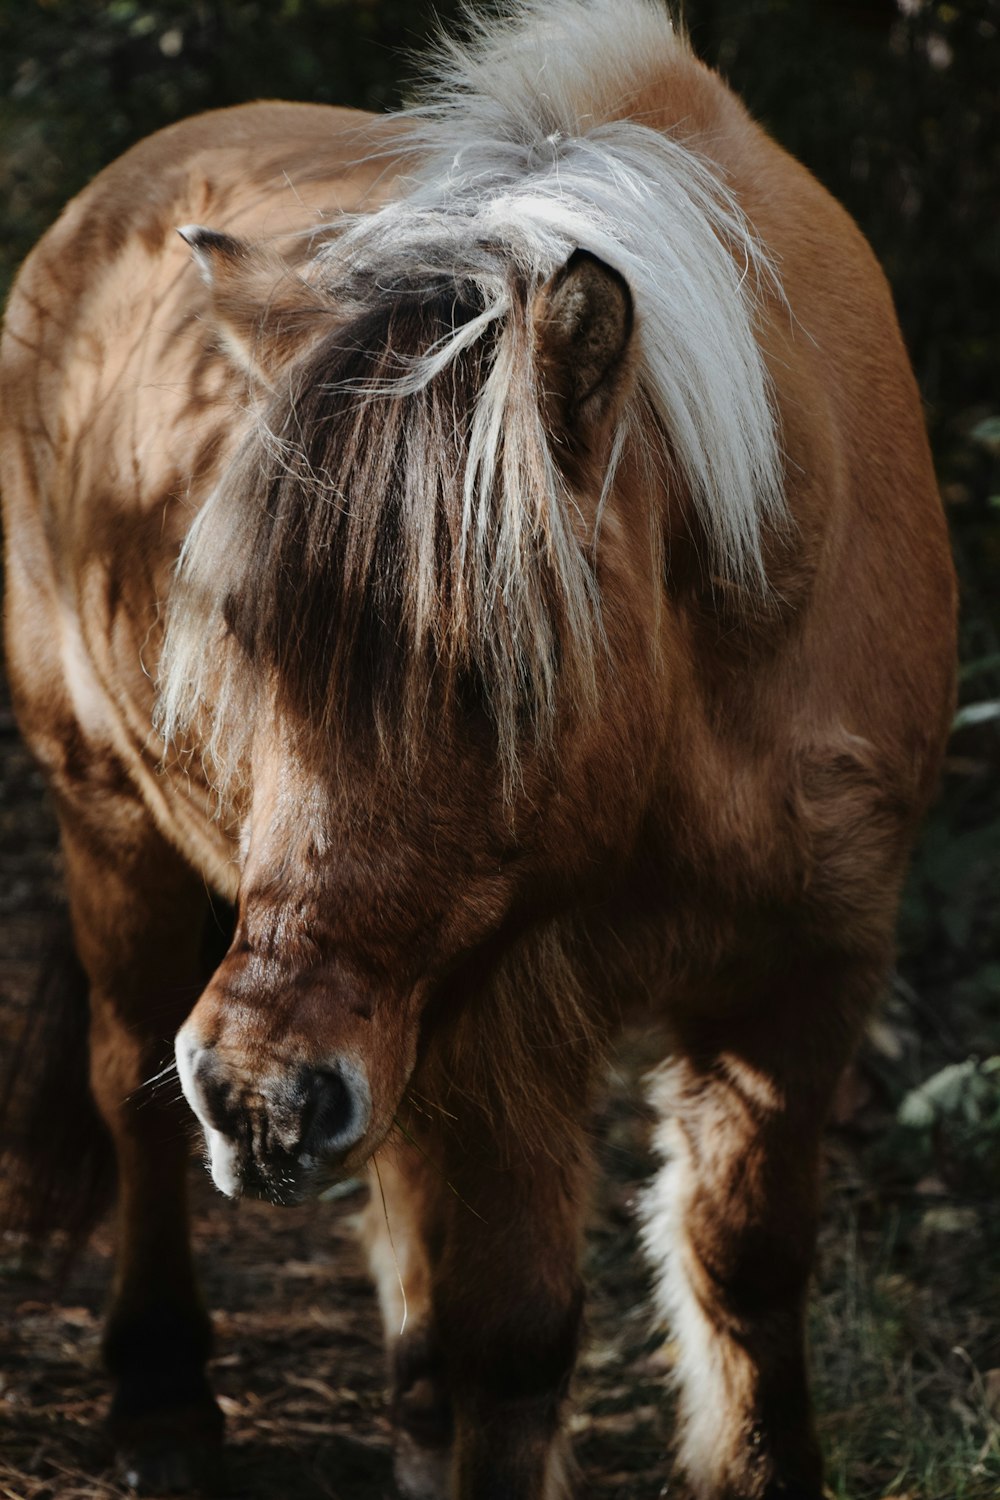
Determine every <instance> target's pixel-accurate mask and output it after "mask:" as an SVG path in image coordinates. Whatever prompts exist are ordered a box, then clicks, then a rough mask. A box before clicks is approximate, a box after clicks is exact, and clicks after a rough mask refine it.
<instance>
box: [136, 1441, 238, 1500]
mask: <svg viewBox="0 0 1000 1500" xmlns="http://www.w3.org/2000/svg"><path fill="white" fill-rule="evenodd" d="M118 1472H119V1474H120V1475H121V1477H122V1479H123V1480H124V1482H125V1483H126V1484H127V1485H128V1486H129V1488H130V1489H133V1490H135V1491H136V1493H137V1494H139V1495H200V1496H203V1497H205V1500H214V1497H216V1496H222V1495H225V1494H226V1493H227V1489H226V1472H225V1462H224V1459H223V1454H222V1449H221V1447H219V1445H218V1444H215V1445H213V1446H211V1447H209V1446H206V1445H204V1444H201V1443H181V1442H177V1441H174V1442H173V1443H153V1442H150V1443H143V1444H137V1445H136V1446H135V1447H134V1448H132V1449H128V1448H122V1449H121V1450H120V1451H119V1454H118Z"/></svg>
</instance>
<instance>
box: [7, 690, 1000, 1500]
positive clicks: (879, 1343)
mask: <svg viewBox="0 0 1000 1500" xmlns="http://www.w3.org/2000/svg"><path fill="white" fill-rule="evenodd" d="M59 902H60V885H59V871H58V857H57V854H56V852H55V845H54V829H53V824H52V819H51V815H50V813H49V812H48V810H47V808H46V806H45V803H44V798H43V794H42V788H41V783H40V778H39V777H38V775H37V773H36V772H35V771H34V769H33V768H32V766H31V764H30V762H29V760H28V757H27V755H26V752H25V751H24V749H23V747H22V746H21V744H20V742H19V740H18V739H17V736H16V731H15V729H14V725H13V721H12V718H11V716H10V713H9V710H8V709H7V708H6V707H5V706H3V705H0V1046H4V1045H9V1043H10V1040H11V1038H12V1036H13V1034H14V1032H15V1031H16V1029H17V1025H18V1019H19V1016H20V1015H21V1014H22V1013H23V1011H24V1008H25V1007H26V1005H27V1003H28V1000H29V997H30V994H31V990H32V984H33V978H34V973H35V969H36V966H37V964H38V961H39V958H40V956H41V954H42V951H43V948H44V944H45V942H46V933H47V931H48V930H49V921H50V917H51V913H52V911H53V909H54V908H57V907H58V905H59ZM973 1029H974V1028H973ZM979 1043H980V1038H978V1037H976V1036H974V1035H972V1034H971V1033H970V1034H960V1035H957V1036H956V1035H955V1034H954V1032H953V1031H951V1032H949V1031H948V1029H947V1028H944V1027H942V1026H940V1025H939V1024H938V1023H936V1022H935V1021H934V1020H933V1016H932V1014H931V1012H930V1010H929V1007H928V1003H927V1000H926V997H924V996H921V995H918V994H917V992H916V991H915V990H914V989H913V988H910V987H909V986H907V985H904V984H902V983H900V984H899V985H897V989H896V992H895V994H894V996H893V998H892V1001H891V1004H890V1006H889V1009H888V1011H887V1014H886V1018H885V1019H883V1021H882V1022H881V1023H880V1026H879V1027H878V1029H877V1030H876V1031H875V1032H874V1033H873V1036H872V1039H871V1041H870V1043H869V1045H868V1047H867V1048H866V1051H865V1054H864V1056H863V1058H862V1060H861V1063H860V1064H859V1066H858V1067H857V1068H855V1069H854V1070H853V1071H852V1073H851V1074H850V1075H849V1077H848V1078H847V1079H846V1080H845V1083H844V1086H843V1089H842V1091H841V1098H840V1100H839V1103H838V1111H837V1116H838V1123H837V1124H836V1125H835V1126H834V1127H833V1128H832V1129H831V1131H830V1133H829V1136H828V1141H827V1185H826V1209H825V1215H824V1220H823V1227H822V1232H821V1243H820V1256H819V1269H818V1273H817V1279H816V1285H815V1290H814V1294H813V1299H812V1309H811V1344H812V1355H811V1358H812V1365H813V1369H814V1377H815V1388H816V1396H817V1403H818V1408H819V1426H820V1432H821V1437H822V1441H823V1445H824V1449H825V1451H826V1455H827V1464H828V1474H829V1483H830V1488H831V1493H832V1494H833V1495H835V1496H836V1497H838V1500H876V1497H882V1496H890V1495H891V1496H896V1497H900V1500H902V1497H908V1500H987V1497H989V1500H995V1497H996V1495H997V1494H998V1493H1000V1215H998V1199H997V1193H996V1186H997V1178H996V1176H995V1175H994V1176H993V1177H992V1181H990V1180H989V1179H988V1178H986V1179H984V1178H983V1177H982V1175H981V1173H979V1172H976V1171H974V1172H968V1171H966V1172H964V1173H963V1172H961V1171H960V1172H957V1174H956V1172H955V1171H954V1170H952V1166H950V1165H949V1163H948V1161H947V1160H945V1161H942V1160H941V1159H939V1157H932V1158H931V1159H929V1160H925V1159H923V1158H922V1157H921V1156H920V1152H919V1151H917V1150H916V1148H915V1147H914V1149H913V1150H912V1151H910V1152H909V1155H907V1151H908V1150H909V1148H908V1147H907V1145H906V1143H905V1142H904V1144H903V1146H902V1147H901V1146H900V1141H901V1135H900V1127H899V1126H898V1124H897V1123H896V1103H897V1101H898V1098H899V1096H900V1094H901V1093H902V1092H903V1090H904V1088H905V1087H906V1086H907V1085H908V1083H909V1082H910V1081H912V1080H915V1079H918V1078H923V1077H927V1076H928V1075H929V1074H930V1073H931V1072H932V1071H933V1070H934V1068H935V1067H939V1066H940V1065H941V1064H942V1063H943V1062H947V1061H955V1060H956V1059H960V1058H961V1057H963V1056H965V1055H967V1054H968V1053H969V1052H973V1051H975V1050H976V1048H977V1046H978V1045H979ZM993 1050H994V1051H996V1050H998V1049H997V1048H996V1047H994V1048H993ZM649 1061H651V1059H649V1058H648V1057H645V1056H644V1055H643V1046H642V1044H641V1043H640V1041H639V1040H638V1039H636V1038H632V1039H630V1041H629V1042H628V1044H627V1045H626V1046H625V1048H624V1049H623V1054H622V1056H621V1058H619V1059H618V1060H617V1062H616V1064H615V1067H614V1070H613V1073H612V1076H611V1078H610V1079H609V1092H608V1101H607V1104H606V1107H605V1109H604V1111H603V1114H602V1118H601V1120H600V1121H599V1122H598V1124H597V1130H598V1134H599V1140H600V1145H599V1154H600V1156H601V1159H602V1162H603V1165H604V1168H605V1170H604V1174H603V1180H602V1187H601V1189H600V1192H599V1194H598V1196H597V1200H596V1204H595V1211H594V1215H593V1224H592V1228H591V1232H590V1236H589V1240H588V1251H587V1261H588V1275H589V1287H590V1300H589V1303H588V1334H587V1339H586V1343H585V1347H584V1352H583V1355H582V1358H581V1362H580V1367H579V1372H578V1375H577V1378H576V1380H575V1383H574V1393H573V1397H574V1400H573V1410H574V1415H573V1417H572V1419H571V1421H572V1430H573V1434H574V1446H575V1452H576V1456H577V1460H578V1464H579V1469H580V1475H581V1479H580V1487H579V1493H580V1494H581V1495H586V1496H588V1497H589V1500H654V1497H658V1496H666V1495H668V1496H671V1497H674V1500H681V1497H684V1496H686V1493H687V1492H686V1489H685V1486H684V1484H683V1481H682V1480H681V1479H680V1478H679V1477H677V1476H675V1475H673V1473H672V1470H671V1466H670V1463H669V1460H668V1458H667V1454H668V1453H669V1447H670V1425H671V1403H670V1399H669V1397H668V1396H667V1395H665V1393H664V1392H665V1387H666V1384H667V1381H666V1377H667V1376H668V1375H669V1370H670V1365H671V1360H672V1351H671V1345H670V1343H669V1340H665V1339H664V1337H663V1336H662V1335H661V1334H659V1333H658V1332H657V1331H656V1329H655V1328H654V1325H653V1321H652V1318H651V1314H650V1312H649V1306H648V1298H647V1289H648V1277H647V1273H646V1269H645V1267H644V1265H643V1263H642V1260H641V1257H640V1255H639V1251H638V1244H637V1226H636V1216H635V1206H636V1201H637V1197H638V1194H639V1192H640V1191H641V1184H642V1183H643V1181H644V1180H645V1179H646V1178H647V1177H648V1174H649V1171H650V1167H651V1158H650V1156H649V1152H648V1148H647V1145H646V1139H645V1131H646V1125H647V1121H646V1120H645V1119H644V1117H643V1112H642V1109H641V1108H636V1107H634V1103H633V1101H634V1100H635V1099H637V1098H639V1097H640V1096H641V1090H640V1088H639V1082H638V1080H639V1078H640V1076H641V1073H642V1070H643V1068H644V1066H646V1065H648V1063H649ZM952 1165H953V1164H952ZM192 1189H193V1202H194V1216H195V1240H196V1246H197V1252H198V1257H199V1262H200V1265H201V1269H202V1274H203V1279H204V1287H205V1292H206V1297H207V1301H208V1305H209V1307H210V1308H211V1310H212V1315H213V1319H214V1322H215V1327H216V1345H217V1357H216V1358H215V1360H214V1361H213V1365H212V1378H213V1381H214V1384H215V1388H216V1390H217V1392H218V1394H219V1398H220V1401H221V1404H222V1406H223V1409H224V1411H225V1415H226V1421H227V1433H228V1444H229V1454H230V1464H229V1467H230V1481H231V1482H230V1489H229V1494H230V1495H231V1496H232V1497H235V1500H264V1497H267V1500H321V1497H327V1500H382V1497H390V1496H391V1495H392V1494H393V1485H392V1478H391V1462H390V1434H389V1427H388V1422H387V1418H386V1412H385V1405H384V1369H383V1360H382V1353H381V1344H380V1330H379V1320H378V1314H377V1310H376V1306H375V1301H374V1297H373V1294H372V1292H371V1290H370V1287H369V1283H368V1280H367V1277H366V1274H365V1269H364V1264H363V1259H362V1255H361V1252H360V1249H359V1247H358V1246H357V1244H356V1241H355V1235H354V1228H355V1221H356V1219H357V1217H358V1215H359V1212H360V1209H361V1207H362V1206H363V1202H364V1191H365V1190H364V1189H363V1188H360V1187H359V1188H358V1190H357V1192H356V1193H354V1194H353V1195H351V1196H347V1197H345V1198H343V1199H341V1200H340V1201H338V1202H333V1203H329V1204H327V1203H317V1204H315V1205H313V1206H312V1207H309V1208H303V1209H297V1210H278V1209H273V1208H270V1207H268V1206H266V1205H263V1204H260V1203H253V1202H247V1203H242V1204H239V1205H234V1204H231V1203H229V1202H227V1201H225V1200H224V1199H222V1198H221V1197H220V1196H219V1195H218V1194H216V1193H215V1192H214V1190H213V1189H212V1188H211V1185H210V1184H209V1182H208V1181H207V1179H206V1178H205V1175H204V1173H203V1172H201V1171H200V1169H199V1168H198V1167H197V1166H196V1165H195V1164H194V1163H193V1164H192ZM112 1255H113V1234H112V1230H111V1228H110V1226H109V1225H107V1224H105V1225H102V1226H101V1228H100V1229H99V1230H98V1232H97V1233H96V1234H95V1236H94V1238H93V1240H92V1241H91V1244H90V1246H89V1248H88V1249H87V1250H86V1252H85V1253H84V1254H83V1256H82V1257H81V1259H80V1260H79V1261H78V1262H77V1264H76V1266H75V1268H74V1269H73V1271H72V1273H71V1275H70V1277H69V1279H68V1280H66V1281H65V1282H64V1283H62V1284H57V1283H56V1282H55V1281H54V1279H53V1277H52V1274H51V1262H50V1258H49V1257H48V1256H47V1255H46V1253H44V1252H42V1251H37V1252H30V1251H28V1250H26V1248H25V1247H24V1246H23V1245H21V1244H13V1243H10V1242H9V1241H8V1242H6V1243H4V1242H0V1497H2V1500H112V1497H121V1496H124V1495H127V1494H129V1491H128V1490H127V1488H125V1487H124V1486H123V1485H122V1484H121V1483H120V1482H118V1480H117V1479H116V1477H115V1473H114V1468H113V1463H112V1456H111V1454H110V1452H109V1451H108V1448H107V1445H106V1441H105V1438H104V1436H103V1432H102V1417H103V1414H104V1412H105V1410H106V1405H107V1399H108V1384H107V1380H106V1378H105V1376H104V1374H103V1372H102V1370H101V1367H100V1359H99V1340H100V1326H101V1317H102V1309H103V1306H104V1304H105V1301H106V1297H107V1289H108V1286H109V1282H110V1276H111V1267H112Z"/></svg>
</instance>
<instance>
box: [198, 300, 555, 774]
mask: <svg viewBox="0 0 1000 1500" xmlns="http://www.w3.org/2000/svg"><path fill="white" fill-rule="evenodd" d="M523 305H524V299H523V297H522V298H521V306H522V308H523ZM482 311H483V304H482V298H481V295H480V293H479V291H478V288H477V287H476V286H475V284H474V283H469V282H464V283H463V282H461V281H456V280H454V279H452V278H444V279H438V280H435V281H433V282H431V283H430V284H426V283H425V284H422V285H421V284H409V285H408V284H399V283H398V282H397V283H396V284H394V285H392V286H391V288H390V289H389V290H386V289H384V288H383V289H382V291H381V294H380V300H379V302H378V303H377V304H376V305H375V306H371V307H366V308H364V309H363V310H362V311H361V312H358V313H356V314H355V315H354V316H353V317H352V318H350V319H349V320H348V321H345V322H344V323H342V324H340V325H339V326H338V327H337V328H336V330H335V331H334V332H332V333H331V334H329V335H328V336H327V337H326V338H325V339H324V340H323V341H322V342H321V344H320V345H319V346H318V348H316V349H314V350H313V351H312V352H311V353H310V354H309V355H308V356H307V357H306V359H304V360H303V361H302V362H301V363H300V364H299V365H298V366H297V367H296V368H295V369H294V371H293V372H292V374H291V377H290V379H289V382H288V390H287V393H284V394H282V395H280V396H279V397H278V398H277V399H276V400H275V402H274V404H273V405H272V407H271V409H270V411H269V412H268V413H267V416H266V419H265V425H264V429H263V430H262V431H258V432H255V433H254V434H253V436H252V437H251V438H250V439H249V440H248V442H247V443H246V445H245V447H244V450H243V452H242V454H241V455H240V457H239V458H238V460H237V462H236V463H235V464H234V465H233V467H232V469H231V471H230V473H229V475H228V476H227V478H226V481H225V483H226V486H227V488H230V489H232V490H233V491H234V492H240V494H241V499H240V504H241V507H242V509H243V515H244V520H243V522H242V526H241V529H240V531H239V535H238V543H237V551H236V555H235V556H233V557H232V558H231V559H230V563H231V566H232V569H233V573H232V577H233V580H234V581H233V585H232V586H231V587H230V590H229V592H228V594H227V596H226V598H225V601H224V605H223V615H224V619H225V624H226V627H227V629H228V631H229V632H230V634H231V636H232V637H233V638H234V640H235V641H236V643H237V644H238V646H239V649H240V651H241V653H242V655H243V657H244V658H245V665H246V668H247V669H248V670H250V671H252V672H254V673H255V674H258V675H259V676H260V677H261V679H263V678H265V677H266V678H267V680H269V681H270V682H271V683H272V684H273V686H274V688H275V691H276V695H277V706H278V708H279V710H280V711H284V712H287V713H289V714H291V715H293V716H294V717H296V718H298V719H304V720H305V721H306V722H307V723H308V724H309V725H311V726H313V727H317V728H320V729H322V730H323V731H324V732H327V733H332V734H334V735H342V734H347V735H349V736H351V737H352V738H357V737H360V738H361V739H362V740H363V741H364V742H366V743H367V742H371V743H375V742H378V743H382V744H385V743H394V744H397V745H400V744H403V743H406V742H407V741H408V739H409V735H408V733H407V729H408V728H409V727H410V726H412V725H413V724H414V723H415V722H416V718H417V717H418V716H419V714H420V713H421V712H422V710H423V709H424V708H426V707H427V706H429V705H430V704H431V703H432V702H433V706H434V710H435V713H436V714H437V715H438V716H441V715H444V716H445V717H446V718H448V717H450V716H451V715H452V714H454V713H456V712H457V713H459V714H460V715H461V716H462V717H463V718H468V717H469V715H470V714H471V715H473V716H479V717H480V718H483V719H484V720H485V721H488V722H489V723H490V724H491V726H492V731H493V733H494V734H496V733H497V731H498V719H499V717H500V713H501V705H508V704H509V703H510V701H511V699H512V698H513V699H514V700H515V709H516V718H517V722H518V724H519V726H520V727H521V728H522V729H524V730H527V729H528V728H529V727H532V728H534V729H535V730H536V731H538V730H541V729H543V727H544V725H545V723H546V722H547V719H548V717H549V715H550V713H551V710H552V707H553V704H552V702H551V701H547V700H546V699H544V698H542V697H541V696H540V695H539V694H538V693H537V691H536V689H535V684H534V682H533V673H532V668H531V664H530V662H526V661H524V660H523V659H521V655H520V653H521V649H522V648H520V647H519V645H518V643H517V642H516V641H515V640H514V638H513V634H512V632H511V630H510V628H509V622H508V621H507V620H506V619H505V617H504V615H503V612H502V610H500V611H498V612H497V613H496V614H495V615H494V617H493V620H492V624H493V633H492V635H491V636H490V637H488V638H484V637H482V635H481V634H480V633H479V632H477V630H476V629H475V624H474V611H473V609H472V607H471V606H470V602H469V599H468V597H467V595H468V593H469V591H470V588H474V587H475V586H476V585H475V582H474V580H470V576H469V574H470V569H471V568H472V566H473V563H472V561H471V560H470V559H469V558H467V557H466V558H463V555H462V545H463V517H462V512H463V504H464V495H463V486H464V482H465V470H466V458H467V449H468V441H469V429H470V422H471V414H472V412H473V410H474V406H475V401H476V398H477V395H478V393H479V391H480V389H481V387H482V384H483V381H484V379H485V378H486V375H487V374H488V372H489V368H490V364H491V361H492V359H493V356H494V350H495V335H494V330H493V327H492V325H491V326H490V327H488V328H487V330H486V332H485V333H484V334H483V335H481V336H480V337H478V338H476V340H475V341H474V342H473V343H472V344H471V345H470V346H469V347H468V348H466V349H464V350H462V351H461V352H460V353H459V354H458V355H457V356H456V357H455V358H454V359H452V360H451V361H450V362H449V364H448V365H447V366H446V367H445V369H444V370H442V371H441V372H439V373H438V374H436V375H434V376H433V377H432V378H431V379H430V380H429V381H427V382H426V383H425V384H424V385H422V386H421V387H420V388H419V389H417V390H413V391H408V392H406V393H405V394H399V393H398V391H397V390H395V389H394V387H396V386H398V384H399V382H400V380H401V378H403V377H405V375H406V373H407V371H408V369H409V368H410V367H411V365H412V364H413V363H414V362H415V361H416V360H417V359H418V358H421V357H423V356H425V355H426V354H427V352H428V351H429V350H431V349H432V348H433V347H434V346H435V345H436V344H437V343H438V342H439V341H440V340H442V339H445V338H449V337H451V336H452V335H454V333H455V332H456V330H457V329H459V328H461V327H462V326H464V325H465V324H467V323H468V322H469V321H470V320H471V319H473V318H475V317H477V316H478V315H479V314H480V313H481V312H482ZM494 498H495V500H496V506H497V509H496V512H495V514H494V515H493V516H492V517H491V518H490V523H489V528H488V534H490V535H491V536H493V537H494V538H495V536H496V534H497V532H498V531H499V528H500V527H501V526H502V525H503V524H504V522H503V518H502V515H501V513H500V508H501V505H502V498H501V497H500V496H499V495H495V496H494ZM508 503H517V502H516V499H515V500H513V502H511V500H510V499H508ZM534 567H535V576H536V582H537V585H538V587H539V589H540V590H541V592H542V596H543V597H542V598H541V600H540V608H539V610H538V618H539V619H540V620H541V621H542V622H543V624H544V627H545V628H546V630H547V632H548V639H546V640H545V641H544V643H543V644H542V646H541V648H540V649H544V651H545V653H546V655H548V656H550V657H552V658H553V659H555V660H556V661H558V659H559V657H560V655H561V654H562V653H561V650H560V647H561V637H562V633H563V621H562V618H561V613H560V605H559V590H558V587H557V586H556V583H555V580H554V579H553V578H552V576H551V572H550V570H549V569H548V567H547V566H546V559H545V557H544V555H543V553H542V552H541V550H540V549H538V548H536V549H535V556H534Z"/></svg>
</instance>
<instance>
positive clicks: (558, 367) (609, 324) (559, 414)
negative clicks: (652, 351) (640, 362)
mask: <svg viewBox="0 0 1000 1500" xmlns="http://www.w3.org/2000/svg"><path fill="white" fill-rule="evenodd" d="M532 322H533V328H534V337H535V359H536V362H537V366H538V373H539V377H540V382H541V387H542V395H543V401H544V404H545V412H546V417H547V418H548V421H549V425H550V426H551V427H552V428H553V429H554V430H555V433H556V435H557V436H559V437H560V438H561V439H563V440H564V441H566V442H568V443H569V444H570V445H573V443H574V440H576V442H582V443H583V445H584V446H585V447H586V448H591V447H592V446H593V444H594V442H595V441H596V440H599V438H600V437H601V435H602V434H604V433H605V432H606V431H607V428H608V424H609V421H610V419H611V418H612V417H613V416H614V414H615V412H616V411H617V410H618V407H619V405H620V403H621V400H622V398H623V396H624V394H625V392H626V391H627V389H628V387H629V384H630V379H631V368H630V365H631V361H630V359H629V353H630V349H631V344H632V331H633V326H634V322H635V315H634V312H633V307H632V293H631V291H630V290H629V286H628V282H627V281H626V280H625V278H624V277H623V276H621V275H620V274H619V273H618V272H617V271H616V270H614V269H613V268H612V267H611V266H609V265H606V264H605V262H604V261H603V260H599V259H598V258H597V256H596V255H591V253H590V251H589V250H574V251H573V254H572V255H571V256H570V258H569V260H568V261H567V262H566V264H565V265H564V266H562V267H561V268H560V269H559V270H558V271H557V272H556V273H555V275H554V276H552V277H550V278H549V280H548V281H547V282H546V283H545V285H544V286H543V287H542V288H541V289H540V290H539V292H538V293H537V295H536V297H535V301H534V305H533V307H532Z"/></svg>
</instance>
